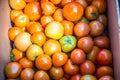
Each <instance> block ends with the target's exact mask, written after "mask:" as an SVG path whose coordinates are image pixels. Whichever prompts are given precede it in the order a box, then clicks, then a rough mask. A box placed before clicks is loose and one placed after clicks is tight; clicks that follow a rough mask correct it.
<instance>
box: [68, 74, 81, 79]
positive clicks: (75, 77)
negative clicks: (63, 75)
mask: <svg viewBox="0 0 120 80" xmlns="http://www.w3.org/2000/svg"><path fill="white" fill-rule="evenodd" d="M80 79H81V74H79V73H78V74H75V75H73V76H72V77H71V78H70V80H80Z"/></svg>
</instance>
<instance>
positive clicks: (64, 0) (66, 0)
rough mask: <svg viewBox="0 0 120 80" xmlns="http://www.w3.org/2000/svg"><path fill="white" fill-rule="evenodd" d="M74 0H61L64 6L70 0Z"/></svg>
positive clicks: (70, 0)
mask: <svg viewBox="0 0 120 80" xmlns="http://www.w3.org/2000/svg"><path fill="white" fill-rule="evenodd" d="M73 1H74V0H61V5H62V6H64V5H66V4H67V3H69V2H73Z"/></svg>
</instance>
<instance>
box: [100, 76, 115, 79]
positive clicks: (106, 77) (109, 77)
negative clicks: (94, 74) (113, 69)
mask: <svg viewBox="0 0 120 80" xmlns="http://www.w3.org/2000/svg"><path fill="white" fill-rule="evenodd" d="M99 80H114V79H113V77H112V76H102V77H101V78H99Z"/></svg>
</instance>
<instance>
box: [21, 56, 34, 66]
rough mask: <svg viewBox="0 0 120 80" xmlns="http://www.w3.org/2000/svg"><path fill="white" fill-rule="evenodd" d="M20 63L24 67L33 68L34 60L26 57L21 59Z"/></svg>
mask: <svg viewBox="0 0 120 80" xmlns="http://www.w3.org/2000/svg"><path fill="white" fill-rule="evenodd" d="M19 63H20V64H21V66H22V68H32V67H33V62H32V61H31V60H29V59H28V58H26V57H24V58H22V59H20V60H19Z"/></svg>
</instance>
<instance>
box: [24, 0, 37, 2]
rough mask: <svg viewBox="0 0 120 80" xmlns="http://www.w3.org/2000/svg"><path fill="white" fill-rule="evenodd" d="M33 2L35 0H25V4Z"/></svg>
mask: <svg viewBox="0 0 120 80" xmlns="http://www.w3.org/2000/svg"><path fill="white" fill-rule="evenodd" d="M33 1H35V0H25V2H33Z"/></svg>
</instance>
